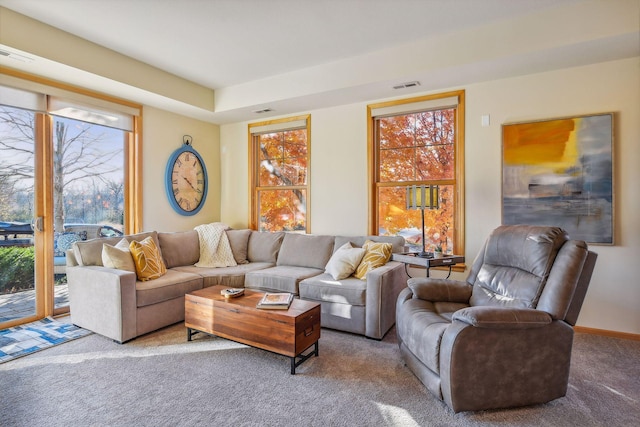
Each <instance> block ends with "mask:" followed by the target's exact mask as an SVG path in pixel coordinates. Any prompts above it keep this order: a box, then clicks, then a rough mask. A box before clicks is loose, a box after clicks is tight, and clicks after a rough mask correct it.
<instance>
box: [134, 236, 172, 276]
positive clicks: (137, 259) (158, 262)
mask: <svg viewBox="0 0 640 427" xmlns="http://www.w3.org/2000/svg"><path fill="white" fill-rule="evenodd" d="M129 250H130V251H131V256H132V257H133V262H134V264H135V266H136V275H137V276H138V280H141V281H146V280H153V279H157V278H158V277H160V276H162V275H164V274H165V273H166V272H167V267H166V266H165V265H164V261H163V259H162V254H161V253H160V250H159V249H158V247H157V246H156V243H155V241H154V239H153V238H151V237H147V238H146V239H144V240H142V241H140V242H138V241H135V240H134V241H132V242H131V243H130V244H129Z"/></svg>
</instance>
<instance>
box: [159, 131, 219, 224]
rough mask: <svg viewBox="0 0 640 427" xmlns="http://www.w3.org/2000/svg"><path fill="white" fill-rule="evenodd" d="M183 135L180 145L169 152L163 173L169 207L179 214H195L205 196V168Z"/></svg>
mask: <svg viewBox="0 0 640 427" xmlns="http://www.w3.org/2000/svg"><path fill="white" fill-rule="evenodd" d="M191 143H192V138H191V136H189V135H185V136H184V138H183V143H182V147H180V148H178V149H177V150H176V151H174V152H173V154H171V157H169V161H168V162H167V169H166V171H165V174H164V179H165V188H166V190H167V197H168V198H169V203H171V207H172V208H173V209H174V210H175V211H176V212H178V213H179V214H181V215H195V214H197V213H198V212H199V211H200V209H202V206H203V205H204V201H205V199H206V198H207V189H208V186H209V185H208V181H207V168H206V166H205V164H204V161H203V160H202V157H201V156H200V154H198V152H197V151H196V150H195V149H194V148H193V147H192V146H191Z"/></svg>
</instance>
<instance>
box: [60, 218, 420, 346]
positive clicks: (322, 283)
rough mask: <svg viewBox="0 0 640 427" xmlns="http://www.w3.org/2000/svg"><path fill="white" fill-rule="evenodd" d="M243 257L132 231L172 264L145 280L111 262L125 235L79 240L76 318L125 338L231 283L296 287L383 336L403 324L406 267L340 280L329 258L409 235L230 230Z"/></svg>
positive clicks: (327, 313) (339, 318)
mask: <svg viewBox="0 0 640 427" xmlns="http://www.w3.org/2000/svg"><path fill="white" fill-rule="evenodd" d="M226 234H227V237H228V239H229V243H230V246H231V250H232V252H233V257H234V259H235V261H236V263H237V264H238V265H237V266H232V267H219V268H208V267H196V266H194V264H195V263H197V262H198V260H199V257H200V246H199V239H198V233H197V232H196V231H186V232H175V233H168V232H156V231H153V232H148V233H140V234H135V235H129V236H124V237H125V238H126V239H127V240H128V241H132V240H137V241H142V240H143V239H145V238H147V237H151V238H152V239H153V240H154V242H155V243H156V246H157V247H158V248H159V250H160V251H161V254H162V258H163V260H164V263H165V265H166V267H167V272H166V274H164V275H163V276H161V277H159V278H157V279H154V280H149V281H139V280H137V276H136V273H134V272H130V271H124V270H117V269H113V268H107V267H104V265H103V263H102V249H103V244H105V243H107V244H109V245H115V244H116V243H117V242H119V241H120V240H121V239H122V237H114V238H102V239H94V240H88V241H82V242H76V243H75V244H74V246H73V248H72V249H71V250H69V251H68V252H67V280H68V284H69V301H70V306H71V318H72V321H73V323H74V324H76V325H78V326H81V327H83V328H86V329H89V330H91V331H94V332H96V333H98V334H101V335H104V336H106V337H108V338H111V339H113V340H115V341H117V342H120V343H122V342H125V341H128V340H131V339H133V338H135V337H137V336H140V335H142V334H145V333H148V332H151V331H154V330H156V329H159V328H162V327H164V326H168V325H171V324H174V323H177V322H180V321H182V320H184V295H185V294H186V293H189V292H191V291H194V290H197V289H201V288H204V287H209V286H214V285H223V286H229V287H246V288H248V289H256V290H262V291H272V292H291V293H293V294H295V295H296V296H297V297H299V298H301V299H306V300H311V301H316V302H318V303H320V304H321V307H322V326H324V327H329V328H333V329H338V330H343V331H347V332H353V333H357V334H361V335H365V336H367V337H370V338H374V339H382V337H383V336H384V335H385V333H386V332H387V331H388V330H389V329H390V328H391V327H392V326H393V324H394V323H395V306H396V299H397V297H398V294H399V293H400V291H401V290H402V289H403V288H405V287H406V283H407V279H408V277H407V275H406V272H405V269H404V266H403V265H402V264H400V263H397V262H393V261H390V262H388V263H387V264H385V265H383V266H381V267H378V268H376V269H374V270H372V271H370V272H369V273H367V276H366V280H360V279H357V278H355V277H353V276H351V277H347V278H346V279H342V280H335V279H334V278H333V277H332V276H331V275H329V274H327V273H325V272H324V271H325V265H326V264H327V262H328V261H329V259H330V258H331V256H332V254H333V253H334V252H335V251H336V250H337V249H338V248H340V247H341V246H342V245H343V244H344V243H346V242H351V243H352V245H353V246H356V247H358V246H362V245H363V244H364V242H365V241H366V240H373V241H375V242H388V243H391V244H392V245H393V252H401V251H402V250H403V249H404V243H405V242H404V239H403V238H402V237H395V236H394V237H387V236H352V237H350V236H323V235H306V234H294V233H283V232H279V233H263V232H257V231H254V230H226Z"/></svg>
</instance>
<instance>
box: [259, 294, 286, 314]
mask: <svg viewBox="0 0 640 427" xmlns="http://www.w3.org/2000/svg"><path fill="white" fill-rule="evenodd" d="M291 301H293V294H290V293H288V292H280V293H269V292H267V293H266V294H264V296H263V297H262V299H261V300H260V301H259V302H258V305H256V308H262V309H267V310H287V309H288V308H289V306H290V305H291Z"/></svg>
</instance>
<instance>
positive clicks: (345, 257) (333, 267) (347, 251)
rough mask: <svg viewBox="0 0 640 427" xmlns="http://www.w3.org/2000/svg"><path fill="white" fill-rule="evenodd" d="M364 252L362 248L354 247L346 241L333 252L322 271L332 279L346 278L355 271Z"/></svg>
mask: <svg viewBox="0 0 640 427" xmlns="http://www.w3.org/2000/svg"><path fill="white" fill-rule="evenodd" d="M364 253H365V250H364V249H363V248H354V247H353V246H352V245H351V243H350V242H347V243H345V244H344V245H342V246H340V248H338V250H337V251H335V252H334V254H333V255H332V256H331V258H330V259H329V262H328V263H327V266H326V267H325V270H324V272H325V273H329V274H330V275H331V277H333V278H334V280H342V279H346V278H347V277H349V276H351V275H352V274H353V272H354V271H356V268H358V265H360V261H362V258H363V257H364Z"/></svg>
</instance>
